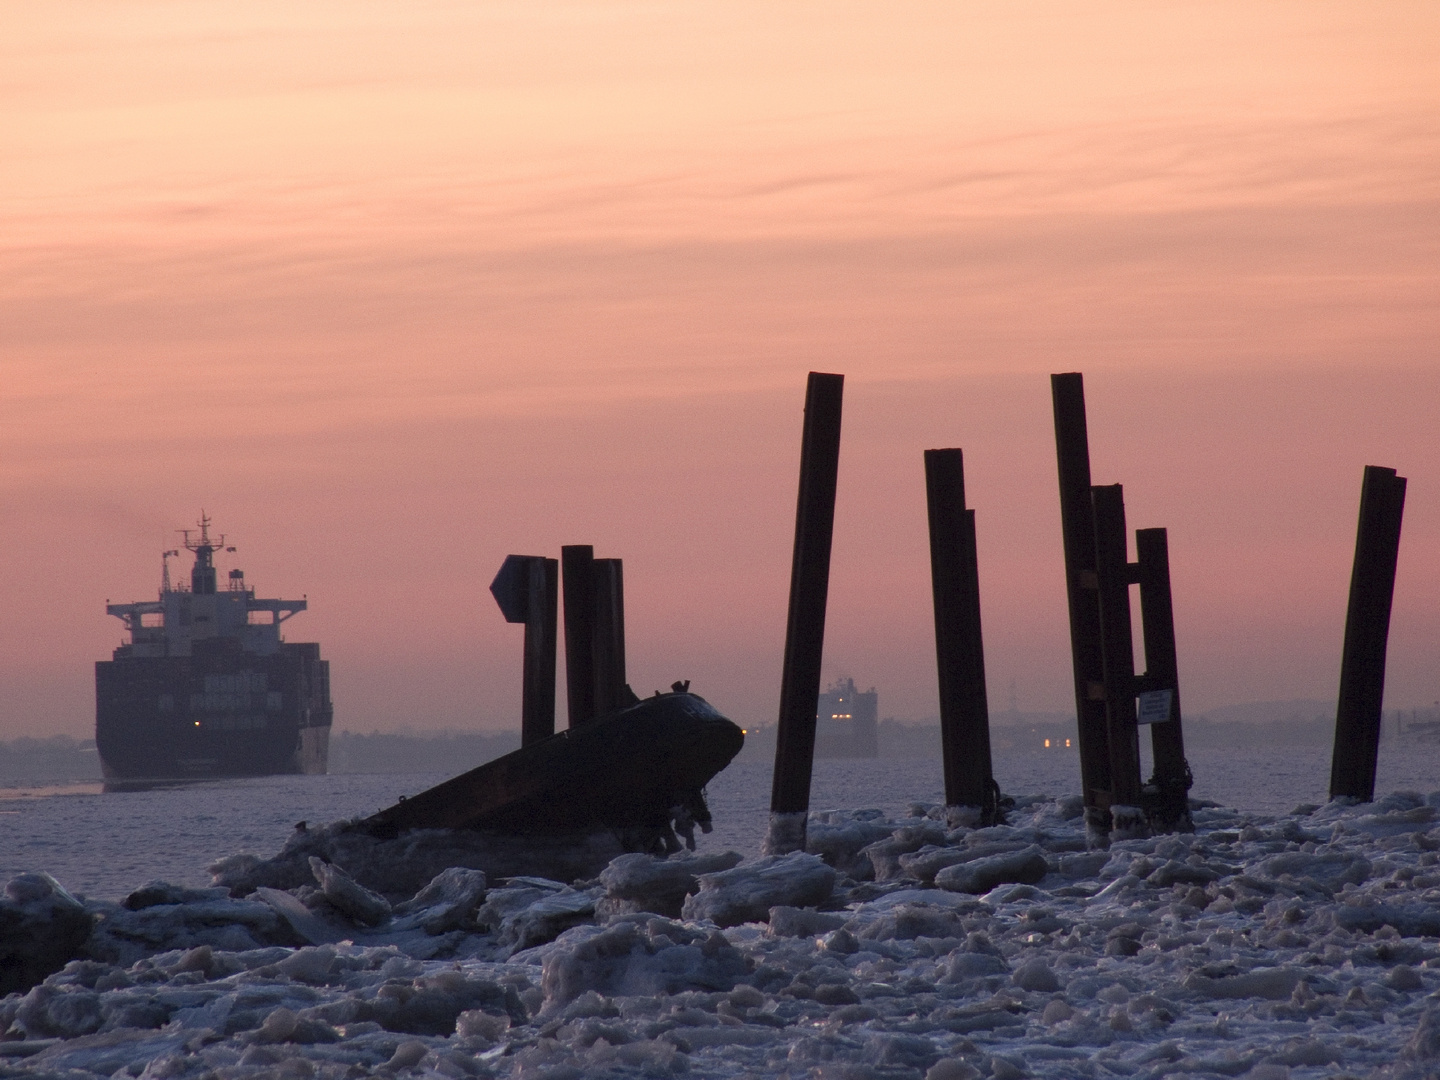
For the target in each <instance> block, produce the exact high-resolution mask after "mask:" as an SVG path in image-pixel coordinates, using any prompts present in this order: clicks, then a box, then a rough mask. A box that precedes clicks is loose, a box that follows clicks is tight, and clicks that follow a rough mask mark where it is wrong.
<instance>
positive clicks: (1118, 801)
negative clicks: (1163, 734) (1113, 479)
mask: <svg viewBox="0 0 1440 1080" xmlns="http://www.w3.org/2000/svg"><path fill="white" fill-rule="evenodd" d="M1090 490H1091V492H1092V494H1093V501H1094V511H1095V573H1096V582H1097V594H1098V596H1099V599H1100V641H1101V656H1102V658H1103V664H1104V680H1103V681H1104V694H1105V719H1106V729H1107V732H1108V735H1109V743H1110V795H1111V813H1112V815H1114V814H1115V809H1114V808H1115V807H1116V806H1122V805H1123V806H1129V807H1136V808H1138V807H1139V806H1140V739H1139V735H1138V732H1137V729H1136V726H1135V719H1136V717H1135V641H1134V637H1133V634H1132V631H1131V629H1130V581H1131V572H1130V562H1129V559H1128V557H1127V555H1126V536H1125V495H1124V491H1123V489H1122V488H1121V486H1120V485H1119V484H1109V485H1106V486H1103V487H1093V488H1091V489H1090ZM1138 824H1139V823H1138V822H1135V823H1134V825H1132V824H1131V823H1122V822H1121V821H1119V820H1118V818H1117V820H1116V821H1115V827H1116V828H1118V829H1126V828H1131V827H1138Z"/></svg>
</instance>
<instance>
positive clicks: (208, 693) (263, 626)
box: [95, 514, 334, 782]
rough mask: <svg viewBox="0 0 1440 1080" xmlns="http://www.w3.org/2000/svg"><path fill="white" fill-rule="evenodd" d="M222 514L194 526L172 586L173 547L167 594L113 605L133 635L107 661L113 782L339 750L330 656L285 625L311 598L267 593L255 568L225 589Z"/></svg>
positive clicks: (104, 760)
mask: <svg viewBox="0 0 1440 1080" xmlns="http://www.w3.org/2000/svg"><path fill="white" fill-rule="evenodd" d="M210 525H211V522H210V519H209V518H207V517H205V516H204V515H203V514H202V515H201V518H200V522H199V528H198V529H195V530H188V529H187V530H184V545H183V546H184V548H185V549H186V550H188V551H190V552H192V553H193V554H194V556H195V562H194V565H193V566H192V567H191V571H190V580H189V583H188V585H187V584H185V583H180V584H178V585H172V584H171V580H170V559H171V558H174V557H177V556H178V555H179V551H178V550H174V551H166V552H165V553H164V555H163V556H162V571H161V584H160V592H159V597H158V599H156V600H142V601H137V602H135V603H130V604H107V605H106V607H105V611H106V613H107V614H109V615H114V616H116V617H117V618H119V619H120V620H121V621H122V622H124V624H125V628H126V630H127V631H128V632H129V638H130V640H129V641H128V642H126V643H124V644H122V645H121V646H120V647H119V648H117V649H116V650H115V652H114V656H113V659H111V660H103V661H100V662H99V663H97V664H96V665H95V742H96V745H97V747H98V749H99V752H100V761H101V765H102V767H103V769H104V773H105V777H106V780H107V781H131V782H149V781H163V780H173V779H199V778H205V777H225V776H264V775H271V774H275V773H323V772H324V771H325V768H326V759H327V756H328V751H329V740H330V724H331V720H332V717H333V711H334V710H333V708H332V706H331V703H330V665H329V662H328V661H326V660H322V659H320V646H319V645H317V644H315V643H313V642H287V641H285V640H284V639H283V638H282V636H281V633H280V627H281V624H282V623H284V622H285V621H286V620H287V619H289V618H291V617H292V616H294V615H296V614H298V613H299V612H301V611H304V610H305V609H306V606H307V605H306V602H305V601H304V600H269V599H262V598H259V597H257V596H256V595H255V590H254V589H252V588H250V587H249V586H247V585H246V583H245V575H244V571H241V570H231V571H230V572H229V575H228V579H227V587H226V588H225V589H223V590H222V589H220V588H218V584H219V583H218V572H217V570H216V567H215V554H216V552H217V551H220V550H225V551H230V552H233V551H234V550H235V549H234V548H233V547H229V548H227V547H226V546H225V538H224V537H223V536H220V537H219V538H212V537H211V535H210Z"/></svg>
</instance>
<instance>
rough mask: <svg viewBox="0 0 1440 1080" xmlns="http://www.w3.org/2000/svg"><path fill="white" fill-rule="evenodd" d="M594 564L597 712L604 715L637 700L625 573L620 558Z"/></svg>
mask: <svg viewBox="0 0 1440 1080" xmlns="http://www.w3.org/2000/svg"><path fill="white" fill-rule="evenodd" d="M591 566H592V577H591V580H592V583H593V589H594V594H595V617H594V623H593V626H592V632H593V635H594V641H593V646H592V648H593V650H594V653H593V655H594V660H593V663H594V673H595V715H596V716H604V715H606V714H608V713H612V712H617V711H619V710H620V709H623V708H624V707H625V706H626V705H630V704H633V703H634V699H633V697H632V696H631V695H630V694H629V693H628V691H627V688H626V685H625V576H624V566H623V562H622V560H620V559H596V560H595V561H594V562H593V563H592V564H591Z"/></svg>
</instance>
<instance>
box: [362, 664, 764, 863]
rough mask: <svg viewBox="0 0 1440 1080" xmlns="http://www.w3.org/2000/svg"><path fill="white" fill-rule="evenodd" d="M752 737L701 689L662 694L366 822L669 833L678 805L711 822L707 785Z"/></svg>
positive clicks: (377, 828)
mask: <svg viewBox="0 0 1440 1080" xmlns="http://www.w3.org/2000/svg"><path fill="white" fill-rule="evenodd" d="M744 742H745V736H744V733H743V732H742V731H741V730H740V728H739V727H738V726H736V725H735V724H734V723H732V722H731V721H729V720H727V719H726V718H725V717H724V716H722V715H721V714H720V713H719V712H717V711H716V710H715V709H714V708H713V707H712V706H711V705H710V704H709V702H707V701H705V699H704V698H701V697H699V696H697V695H695V694H690V693H672V694H658V695H656V696H655V697H652V698H645V699H643V700H642V701H640V702H639V703H638V704H636V705H633V706H631V707H630V708H627V709H624V710H621V711H620V712H617V713H613V714H611V715H609V716H605V717H601V718H599V719H596V720H593V721H591V722H589V723H587V724H582V725H580V726H579V727H574V728H571V729H569V730H568V731H563V732H561V733H559V734H558V735H552V736H551V737H550V738H547V739H542V740H540V741H539V742H536V743H533V744H531V745H529V746H525V747H522V748H521V749H519V750H516V751H515V752H513V753H510V754H506V755H505V756H504V757H500V758H496V759H495V760H494V761H491V762H488V763H487V764H484V765H481V766H479V767H478V768H475V769H472V770H470V771H469V772H467V773H464V774H462V775H460V776H457V777H455V778H454V779H453V780H447V781H446V782H445V783H443V784H440V785H437V786H436V787H433V788H430V789H429V790H427V791H424V792H422V793H420V794H418V795H415V796H413V797H411V798H409V799H402V800H401V801H400V802H399V803H397V804H396V805H394V806H391V807H389V808H388V809H385V810H382V811H381V812H380V813H378V814H376V815H375V816H374V817H371V818H369V819H367V821H366V825H367V827H368V828H369V829H371V830H372V831H374V832H376V833H377V834H394V833H396V832H398V831H399V830H402V829H435V828H442V829H476V830H481V831H495V832H504V833H512V834H525V833H547V832H566V831H573V830H583V829H587V828H596V827H606V828H613V829H627V828H640V829H655V830H661V831H668V827H669V822H670V820H671V818H672V816H673V814H674V810H675V808H676V807H683V808H685V809H686V810H687V811H688V812H689V813H690V814H691V816H692V818H693V820H694V821H696V822H698V823H700V824H701V825H702V827H707V831H708V825H709V822H710V813H709V810H708V809H707V808H706V806H705V801H704V794H703V793H704V788H705V785H706V784H707V783H709V782H710V780H711V778H712V777H714V776H715V774H716V773H718V772H720V770H721V769H723V768H725V766H727V765H728V764H729V763H730V760H731V759H732V758H733V757H734V756H735V755H736V754H737V753H738V752H739V751H740V748H741V746H742V745H744Z"/></svg>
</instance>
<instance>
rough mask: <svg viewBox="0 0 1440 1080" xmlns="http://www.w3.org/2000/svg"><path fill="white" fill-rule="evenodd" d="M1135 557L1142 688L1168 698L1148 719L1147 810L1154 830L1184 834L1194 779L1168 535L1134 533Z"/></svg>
mask: <svg viewBox="0 0 1440 1080" xmlns="http://www.w3.org/2000/svg"><path fill="white" fill-rule="evenodd" d="M1135 559H1136V563H1137V564H1138V565H1137V570H1138V573H1137V580H1138V581H1139V584H1140V625H1141V632H1142V634H1143V635H1144V638H1145V680H1144V689H1145V691H1146V692H1147V693H1149V694H1159V695H1161V696H1160V698H1159V700H1160V701H1164V700H1166V699H1165V697H1164V695H1165V694H1167V693H1168V694H1169V699H1168V700H1169V706H1168V708H1167V709H1166V710H1165V712H1166V713H1167V716H1166V718H1165V719H1163V720H1161V719H1159V718H1158V717H1155V716H1149V717H1147V718H1146V719H1147V720H1148V721H1149V726H1150V749H1151V751H1152V753H1153V755H1154V759H1155V771H1154V773H1153V774H1152V775H1151V777H1150V780H1149V781H1148V782H1147V784H1146V789H1147V798H1146V808H1147V810H1149V811H1150V814H1151V817H1152V818H1153V820H1154V824H1155V825H1156V826H1157V827H1159V828H1162V829H1185V830H1188V829H1189V828H1191V818H1190V796H1189V792H1190V785H1191V783H1192V781H1193V779H1194V778H1193V777H1192V776H1191V775H1190V765H1189V763H1188V762H1187V761H1186V760H1185V735H1184V732H1183V730H1182V728H1181V723H1180V663H1179V659H1178V657H1177V655H1176V650H1175V606H1174V600H1173V597H1172V595H1171V592H1170V540H1169V536H1168V534H1167V533H1166V531H1165V530H1164V529H1137V530H1136V531H1135ZM1142 700H1143V699H1142ZM1150 792H1153V794H1150Z"/></svg>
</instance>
